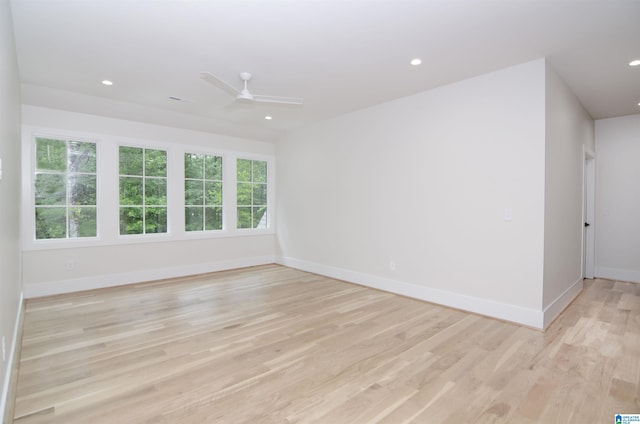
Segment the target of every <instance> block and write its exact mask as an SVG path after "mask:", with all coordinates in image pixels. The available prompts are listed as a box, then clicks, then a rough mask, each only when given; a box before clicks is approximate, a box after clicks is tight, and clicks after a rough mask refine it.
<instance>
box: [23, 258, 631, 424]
mask: <svg viewBox="0 0 640 424" xmlns="http://www.w3.org/2000/svg"><path fill="white" fill-rule="evenodd" d="M16 396H17V397H16V402H15V410H14V413H15V420H14V422H15V423H16V424H39V423H49V424H58V423H64V424H76V423H78V424H80V423H83V424H84V423H91V424H107V423H108V424H111V423H114V422H118V423H132V424H133V423H135V424H140V423H148V424H151V423H181V424H183V423H187V424H189V423H233V424H236V423H252V424H256V423H265V424H266V423H329V424H341V423H350V424H352V423H366V424H369V423H393V424H398V423H432V422H434V423H435V422H437V423H459V422H465V423H524V424H526V423H552V422H610V421H611V420H612V418H613V415H614V414H615V413H640V285H638V284H633V283H624V282H619V281H609V280H591V281H590V280H587V281H585V284H584V290H583V292H582V293H581V294H580V295H579V296H578V298H577V299H576V300H575V301H574V302H573V304H572V305H571V306H570V307H569V308H567V309H566V310H565V311H564V312H563V314H562V315H561V316H560V317H559V318H558V319H557V320H556V321H555V322H554V323H553V324H552V326H551V327H550V328H549V329H548V330H547V331H546V332H540V331H536V330H533V329H529V328H525V327H521V326H517V325H514V324H510V323H506V322H502V321H498V320H494V319H490V318H485V317H481V316H478V315H474V314H469V313H465V312H462V311H457V310H453V309H449V308H445V307H440V306H437V305H433V304H429V303H425V302H420V301H417V300H414V299H409V298H405V297H402V296H396V295H393V294H390V293H385V292H380V291H376V290H372V289H368V288H365V287H361V286H357V285H352V284H348V283H344V282H341V281H337V280H333V279H330V278H325V277H322V276H318V275H314V274H309V273H305V272H301V271H297V270H293V269H289V268H285V267H281V266H277V265H267V266H260V267H254V268H247V269H243V270H233V271H225V272H220V273H214V274H207V275H199V276H193V277H188V278H180V279H173V280H165V281H156V282H150V283H145V284H137V285H132V286H124V287H114V288H109V289H102V290H94V291H89V292H82V293H74V294H68V295H59V296H52V297H48V298H41V299H30V300H29V301H28V302H27V304H26V309H25V319H24V333H23V338H22V350H21V357H20V363H19V375H18V385H17V389H16Z"/></svg>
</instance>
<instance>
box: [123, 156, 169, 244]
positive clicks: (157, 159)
mask: <svg viewBox="0 0 640 424" xmlns="http://www.w3.org/2000/svg"><path fill="white" fill-rule="evenodd" d="M119 153H120V234H151V233H166V232H167V152H166V151H164V150H156V149H145V148H142V147H129V146H120V150H119Z"/></svg>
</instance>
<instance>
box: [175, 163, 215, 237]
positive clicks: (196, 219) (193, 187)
mask: <svg viewBox="0 0 640 424" xmlns="http://www.w3.org/2000/svg"><path fill="white" fill-rule="evenodd" d="M184 206H185V207H184V221H185V222H184V226H185V230H186V231H212V230H221V229H222V157H220V156H212V155H201V154H197V153H185V154H184Z"/></svg>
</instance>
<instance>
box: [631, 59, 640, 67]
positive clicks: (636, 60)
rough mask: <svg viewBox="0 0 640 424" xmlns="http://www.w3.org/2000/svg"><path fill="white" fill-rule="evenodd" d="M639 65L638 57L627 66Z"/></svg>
mask: <svg viewBox="0 0 640 424" xmlns="http://www.w3.org/2000/svg"><path fill="white" fill-rule="evenodd" d="M638 65H640V59H635V60H632V61H631V62H629V66H638Z"/></svg>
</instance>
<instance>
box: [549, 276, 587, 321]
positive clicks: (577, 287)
mask: <svg viewBox="0 0 640 424" xmlns="http://www.w3.org/2000/svg"><path fill="white" fill-rule="evenodd" d="M583 286H584V280H583V279H582V278H580V279H579V280H578V281H576V282H575V283H573V284H572V285H571V286H570V287H569V288H568V289H566V290H565V291H564V292H563V293H562V294H561V295H560V296H558V297H557V298H556V299H555V300H554V301H553V302H551V303H550V304H549V305H548V306H547V307H545V308H544V328H547V327H548V326H549V324H551V323H552V322H553V320H554V319H556V318H557V317H558V315H560V314H561V313H562V311H564V310H565V308H566V307H567V306H569V304H570V303H571V302H573V299H575V298H576V297H577V296H578V295H579V294H580V292H581V291H582V287H583Z"/></svg>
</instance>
